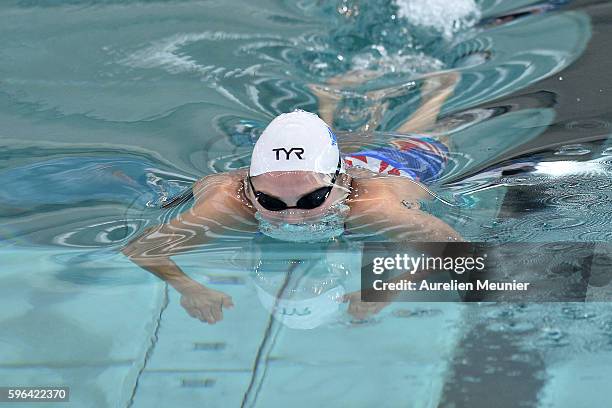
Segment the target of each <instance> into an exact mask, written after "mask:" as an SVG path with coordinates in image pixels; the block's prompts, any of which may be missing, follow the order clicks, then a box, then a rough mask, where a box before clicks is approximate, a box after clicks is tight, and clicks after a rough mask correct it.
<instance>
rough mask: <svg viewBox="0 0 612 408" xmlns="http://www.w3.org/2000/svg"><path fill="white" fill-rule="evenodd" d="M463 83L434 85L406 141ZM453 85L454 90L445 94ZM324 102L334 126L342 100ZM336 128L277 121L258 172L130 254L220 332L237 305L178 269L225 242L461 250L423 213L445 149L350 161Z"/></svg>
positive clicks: (212, 178) (207, 182) (224, 176)
mask: <svg viewBox="0 0 612 408" xmlns="http://www.w3.org/2000/svg"><path fill="white" fill-rule="evenodd" d="M440 78H442V81H440ZM449 78H450V79H451V80H450V82H449V81H448V79H449ZM457 78H458V77H457V75H456V74H449V75H448V76H446V77H444V76H442V77H440V76H439V77H433V78H431V80H427V81H425V85H424V87H422V89H421V92H422V99H423V100H424V103H423V104H422V106H421V108H419V110H417V112H416V113H415V115H413V116H412V118H411V119H410V120H408V121H407V122H406V123H404V124H403V125H402V126H401V127H400V129H398V133H407V132H416V131H417V130H423V129H425V128H427V127H428V126H430V125H432V123H434V122H435V118H436V116H437V114H438V112H439V110H440V107H441V104H442V103H443V102H444V100H445V99H446V98H447V97H448V96H449V95H450V94H451V93H452V88H453V86H454V84H455V83H456V80H457ZM445 80H447V82H449V83H450V85H449V86H441V85H440V84H444V81H445ZM432 89H433V90H432ZM316 94H317V96H318V97H319V102H320V107H322V111H321V112H322V113H321V114H322V116H323V117H326V118H328V122H332V120H333V119H332V118H331V117H330V116H329V112H330V111H331V110H333V109H332V105H333V104H334V100H332V99H329V98H328V99H326V96H325V94H324V93H323V92H320V93H316ZM330 124H331V123H326V121H324V120H323V119H321V118H320V117H319V116H317V115H316V114H314V113H310V112H306V111H303V110H295V111H293V112H289V113H283V114H281V115H279V116H277V117H276V118H274V119H273V120H272V121H271V122H270V123H269V124H268V126H267V127H266V128H265V130H264V131H263V133H262V134H261V136H260V137H259V139H258V140H257V142H256V144H255V146H254V149H253V153H252V157H251V164H250V167H249V168H245V169H239V170H235V171H231V172H227V173H219V174H213V175H209V176H206V177H204V178H202V179H200V180H199V181H197V182H196V183H194V185H193V187H192V195H193V199H194V203H193V205H192V206H191V208H190V209H188V210H187V211H185V212H183V213H181V214H179V215H178V216H177V217H176V218H174V219H172V220H171V221H169V222H168V223H166V224H163V225H158V226H154V227H151V228H148V229H147V230H145V231H144V232H143V233H142V234H141V235H140V236H139V237H138V238H136V239H134V240H133V241H131V242H130V243H129V244H128V245H127V246H126V247H125V248H124V249H123V250H122V252H123V253H124V254H125V255H126V256H127V257H129V259H130V260H132V261H133V262H135V263H136V264H138V265H139V266H141V267H142V268H144V269H146V270H148V271H149V272H151V273H153V274H155V275H157V276H159V277H160V278H162V279H164V280H165V281H166V282H167V283H169V284H170V285H171V286H173V287H174V288H175V289H176V290H177V291H178V292H180V293H181V295H182V297H181V304H182V306H183V307H184V308H185V309H186V310H187V312H188V313H189V314H190V315H191V316H192V317H195V318H198V319H200V320H202V321H206V322H208V323H215V322H217V321H220V320H221V319H222V318H223V308H231V307H232V306H233V302H232V299H231V297H229V296H228V295H226V294H224V293H221V292H218V291H214V290H212V289H210V288H207V287H205V286H204V285H202V284H200V283H198V282H196V281H195V280H193V279H191V278H190V277H189V276H187V275H186V274H185V273H184V272H183V271H181V269H180V268H179V267H178V266H177V265H176V263H174V261H172V259H171V256H172V255H175V254H178V253H181V252H184V251H188V250H190V249H194V248H196V247H198V246H199V245H202V244H205V243H209V242H211V241H213V240H214V239H215V237H218V236H223V237H224V238H228V237H233V238H235V239H241V238H242V239H245V238H246V239H250V238H252V237H253V236H254V234H256V233H258V232H259V233H261V234H265V235H268V236H270V237H272V238H276V239H281V240H288V241H298V242H300V241H302V242H303V241H314V240H319V241H322V240H331V239H334V238H336V237H338V236H340V235H342V234H352V235H355V234H359V235H360V236H364V235H377V236H382V237H384V238H386V239H388V240H393V241H427V242H432V241H437V242H448V241H459V240H461V236H460V235H459V233H457V232H456V231H455V230H454V229H453V228H451V227H450V226H449V225H448V224H446V223H445V222H444V221H442V220H441V219H439V218H437V217H435V216H433V215H431V214H429V213H427V212H425V211H422V210H421V209H420V207H419V201H421V200H424V199H428V198H431V196H430V195H429V193H428V192H427V190H426V189H424V188H423V185H422V184H421V182H423V183H424V182H428V181H432V180H435V179H436V178H437V177H438V176H439V175H440V174H441V172H442V171H443V169H444V164H445V163H446V161H447V156H446V155H447V154H448V151H449V149H448V147H447V146H446V145H445V144H444V143H442V142H441V141H440V140H436V139H433V138H430V137H426V136H423V137H406V138H402V139H398V140H395V141H393V142H392V145H391V146H389V147H384V148H372V149H364V150H360V151H357V152H353V153H348V154H342V152H341V151H340V148H339V146H338V140H337V138H336V135H335V134H334V132H333V130H332V129H331V128H330V126H329V125H330ZM183 200H184V198H181V200H180V201H183Z"/></svg>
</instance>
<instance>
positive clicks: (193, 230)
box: [121, 191, 257, 294]
mask: <svg viewBox="0 0 612 408" xmlns="http://www.w3.org/2000/svg"><path fill="white" fill-rule="evenodd" d="M195 194H196V195H198V193H197V192H196V193H195ZM204 195H205V196H206V199H201V200H198V201H197V202H196V204H194V206H193V207H192V208H190V209H189V210H187V211H185V212H183V213H182V214H179V215H178V216H177V217H176V218H174V219H173V220H171V221H170V222H168V223H166V224H161V225H156V226H153V227H150V228H147V229H146V230H145V231H144V232H143V233H142V234H141V235H140V236H139V237H138V238H136V239H134V240H132V241H131V242H130V243H129V244H128V245H127V246H126V247H125V248H123V249H122V250H121V252H123V254H124V255H126V256H127V257H128V258H129V259H130V260H131V261H132V262H134V263H135V264H137V265H138V266H140V267H141V268H143V269H145V270H147V271H149V272H151V273H153V274H154V275H156V276H158V277H159V278H161V279H163V280H164V281H166V282H168V284H170V285H171V286H173V287H174V288H175V289H176V290H177V291H179V292H180V293H182V294H185V293H189V292H190V291H193V290H200V289H201V288H202V286H203V285H201V284H200V283H198V282H197V281H195V280H193V279H191V278H190V277H189V276H188V275H186V274H185V273H184V272H183V271H182V270H181V269H180V268H179V267H178V265H177V264H176V263H175V262H174V261H172V259H170V257H171V256H173V255H177V254H179V253H182V252H186V251H189V250H193V249H195V248H197V247H198V246H200V245H203V244H206V243H209V242H211V241H212V240H213V239H214V236H217V235H223V236H227V235H230V234H231V235H232V236H234V237H236V236H237V237H241V236H242V237H245V238H250V237H252V233H253V232H255V231H256V229H257V224H256V222H255V220H254V219H253V220H251V219H250V217H251V213H250V212H249V211H248V210H247V209H245V208H244V205H243V203H242V202H240V200H237V199H236V196H235V194H228V192H227V191H220V192H217V193H213V192H206V194H204Z"/></svg>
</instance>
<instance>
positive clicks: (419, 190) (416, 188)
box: [350, 169, 430, 201]
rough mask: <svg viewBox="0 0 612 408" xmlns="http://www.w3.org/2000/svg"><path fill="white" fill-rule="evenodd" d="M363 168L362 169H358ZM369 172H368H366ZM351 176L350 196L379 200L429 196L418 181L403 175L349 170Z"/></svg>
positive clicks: (415, 198)
mask: <svg viewBox="0 0 612 408" xmlns="http://www.w3.org/2000/svg"><path fill="white" fill-rule="evenodd" d="M359 170H364V169H359ZM368 173H369V174H368ZM350 174H351V176H352V177H353V178H352V190H353V192H352V196H353V197H356V196H359V197H360V198H363V199H368V200H370V199H380V200H390V199H398V200H400V201H401V200H421V199H427V198H430V196H429V194H428V193H427V191H426V190H425V189H424V188H423V186H422V184H421V183H419V182H418V181H414V180H411V179H408V178H407V177H403V176H393V175H388V176H387V175H381V174H378V173H374V172H371V171H369V170H365V172H364V171H360V172H359V173H358V174H356V173H353V172H352V171H351V172H350Z"/></svg>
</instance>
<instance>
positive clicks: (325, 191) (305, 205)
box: [247, 157, 342, 211]
mask: <svg viewBox="0 0 612 408" xmlns="http://www.w3.org/2000/svg"><path fill="white" fill-rule="evenodd" d="M341 165H342V158H341V157H338V168H337V169H336V173H335V174H334V176H333V177H332V179H331V181H330V183H331V184H330V185H329V186H325V187H321V188H318V189H316V190H314V191H311V192H310V193H308V194H304V195H303V196H302V197H300V199H299V200H298V201H297V202H296V203H295V204H296V205H294V206H288V205H287V203H285V202H284V201H283V200H281V199H279V198H276V197H273V196H271V195H268V194H266V193H262V192H261V191H257V190H255V186H253V182H252V181H251V175H250V174H249V175H247V179H248V180H249V185H250V186H251V190H253V194H255V198H256V199H257V202H258V203H259V205H261V206H262V207H263V208H265V209H266V210H268V211H283V210H286V209H289V208H299V209H302V210H312V209H313V208H317V207H319V206H320V205H321V204H323V203H324V202H325V200H327V197H329V193H331V190H332V188H334V185H335V184H336V179H337V178H338V174H340V168H341Z"/></svg>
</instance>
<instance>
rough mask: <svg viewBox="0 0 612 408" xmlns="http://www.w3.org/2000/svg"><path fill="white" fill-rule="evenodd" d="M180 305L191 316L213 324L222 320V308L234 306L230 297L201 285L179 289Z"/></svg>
mask: <svg viewBox="0 0 612 408" xmlns="http://www.w3.org/2000/svg"><path fill="white" fill-rule="evenodd" d="M181 306H183V308H184V309H185V310H186V311H187V313H189V315H190V316H191V317H194V318H196V319H200V320H201V321H202V322H207V323H210V324H215V323H216V322H219V321H221V320H223V308H224V307H225V308H228V309H231V308H232V307H234V302H232V298H231V297H230V296H229V295H227V294H225V293H223V292H219V291H216V290H213V289H209V288H207V287H205V286H203V285H198V286H195V287H192V288H189V289H184V290H181Z"/></svg>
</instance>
